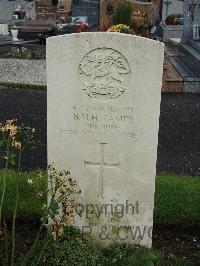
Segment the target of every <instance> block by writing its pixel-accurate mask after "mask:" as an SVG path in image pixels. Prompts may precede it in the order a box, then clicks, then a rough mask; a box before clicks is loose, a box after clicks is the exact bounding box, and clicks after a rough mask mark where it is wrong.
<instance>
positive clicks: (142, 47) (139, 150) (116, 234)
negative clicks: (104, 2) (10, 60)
mask: <svg viewBox="0 0 200 266" xmlns="http://www.w3.org/2000/svg"><path fill="white" fill-rule="evenodd" d="M80 45H81V49H80ZM163 57H164V45H163V44H162V43H160V42H155V41H152V40H149V39H146V38H142V37H138V36H132V35H127V34H120V33H104V32H96V33H82V34H70V35H65V36H57V37H52V38H48V39H47V90H48V163H49V164H54V166H55V168H56V169H58V170H63V169H65V170H68V171H70V172H71V175H72V177H73V179H74V180H76V181H77V183H78V186H79V188H80V189H81V194H80V195H78V196H77V197H76V207H75V209H74V220H73V225H74V226H78V227H79V228H80V229H81V230H82V231H83V232H87V233H89V234H91V236H92V238H93V239H94V240H95V241H96V242H97V243H99V244H101V245H103V246H107V245H108V244H110V243H114V242H119V243H124V242H128V243H138V244H141V245H144V246H148V247H151V244H152V238H151V234H152V226H153V208H154V189H155V174H156V157H157V141H158V127H159V109H160V98H161V85H162V69H163Z"/></svg>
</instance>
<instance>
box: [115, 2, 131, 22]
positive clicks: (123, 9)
mask: <svg viewBox="0 0 200 266" xmlns="http://www.w3.org/2000/svg"><path fill="white" fill-rule="evenodd" d="M132 14H133V12H132V8H131V6H130V5H125V4H121V5H119V6H118V7H117V9H116V11H115V13H114V15H113V23H114V24H115V25H117V24H125V25H128V26H131V23H132Z"/></svg>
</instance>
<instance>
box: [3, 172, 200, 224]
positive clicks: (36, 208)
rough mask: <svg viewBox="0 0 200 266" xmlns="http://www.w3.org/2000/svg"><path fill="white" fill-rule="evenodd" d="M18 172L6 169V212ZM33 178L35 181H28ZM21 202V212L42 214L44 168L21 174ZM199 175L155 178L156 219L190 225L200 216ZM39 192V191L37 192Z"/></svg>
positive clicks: (10, 210) (12, 199) (11, 203)
mask: <svg viewBox="0 0 200 266" xmlns="http://www.w3.org/2000/svg"><path fill="white" fill-rule="evenodd" d="M16 176H17V174H16V172H14V171H8V172H7V177H6V180H7V189H6V195H5V205H4V209H3V212H4V214H12V213H13V209H14V204H15V197H10V195H13V191H14V190H15V185H16ZM28 179H29V180H32V181H33V184H32V185H30V184H28V183H27V180H28ZM18 180H19V193H20V198H19V206H18V213H19V215H20V214H22V215H23V214H26V215H29V214H33V215H37V216H41V215H42V214H43V210H42V209H41V207H42V205H43V204H45V203H46V195H42V197H41V196H40V193H39V192H40V191H44V190H45V189H46V187H47V173H46V172H42V171H39V170H38V171H32V172H23V173H20V174H19V178H18ZM2 184H3V170H0V194H1V193H2ZM199 191H200V178H199V177H194V176H177V175H172V174H165V173H163V174H159V175H157V178H156V191H155V208H154V221H155V222H158V223H169V224H172V223H176V224H180V225H181V224H184V225H191V224H197V223H199V220H200V218H199V217H200V208H199V206H200V193H199ZM38 194H39V195H38Z"/></svg>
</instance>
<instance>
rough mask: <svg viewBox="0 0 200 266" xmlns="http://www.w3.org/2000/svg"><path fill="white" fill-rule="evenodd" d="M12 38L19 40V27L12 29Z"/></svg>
mask: <svg viewBox="0 0 200 266" xmlns="http://www.w3.org/2000/svg"><path fill="white" fill-rule="evenodd" d="M11 34H12V38H13V41H18V38H17V35H18V30H17V29H12V30H11Z"/></svg>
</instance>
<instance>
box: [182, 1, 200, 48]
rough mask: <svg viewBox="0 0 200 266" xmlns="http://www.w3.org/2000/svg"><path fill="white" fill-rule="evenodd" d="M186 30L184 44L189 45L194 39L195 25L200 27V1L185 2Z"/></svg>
mask: <svg viewBox="0 0 200 266" xmlns="http://www.w3.org/2000/svg"><path fill="white" fill-rule="evenodd" d="M183 9H184V28H183V38H182V42H183V43H188V42H189V41H190V40H192V39H193V25H194V24H198V25H200V0H194V1H193V0H185V1H184V7H183Z"/></svg>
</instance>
